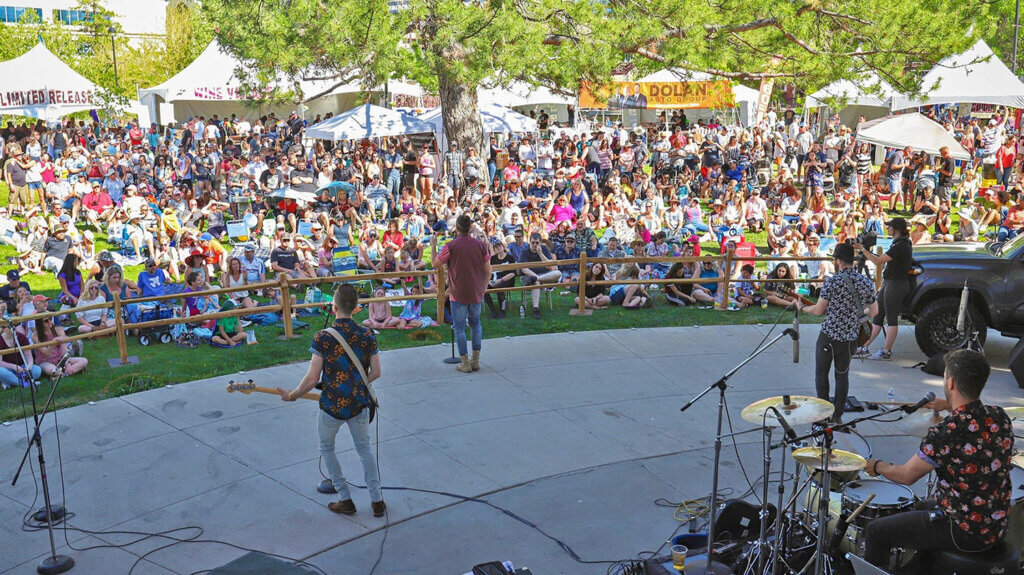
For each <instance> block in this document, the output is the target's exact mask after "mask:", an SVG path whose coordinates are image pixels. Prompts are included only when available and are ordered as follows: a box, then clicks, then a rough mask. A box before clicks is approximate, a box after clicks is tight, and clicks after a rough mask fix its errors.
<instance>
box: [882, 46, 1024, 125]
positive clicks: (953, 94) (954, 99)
mask: <svg viewBox="0 0 1024 575" xmlns="http://www.w3.org/2000/svg"><path fill="white" fill-rule="evenodd" d="M936 84H937V85H936ZM933 86H935V88H934V89H933V88H932V87H933ZM921 89H922V90H927V93H926V94H925V95H924V96H921V97H918V98H909V97H897V98H894V102H893V106H892V109H893V110H905V109H907V108H917V107H919V106H931V105H933V104H955V103H970V104H993V105H997V106H1009V107H1011V108H1024V83H1022V82H1021V81H1020V80H1018V79H1017V77H1016V76H1014V75H1013V72H1011V71H1010V69H1009V68H1007V67H1006V64H1004V63H1003V61H1002V60H1000V59H999V57H997V56H996V55H995V54H994V53H993V52H992V48H989V46H988V44H986V43H985V41H984V40H978V42H977V44H975V45H974V46H972V47H971V49H969V50H967V51H966V52H964V53H962V54H955V55H953V56H949V57H947V58H945V59H943V60H942V61H941V62H939V63H938V64H937V65H936V66H935V67H934V68H932V69H931V70H930V71H929V72H928V73H927V74H925V76H924V79H923V80H922V82H921Z"/></svg>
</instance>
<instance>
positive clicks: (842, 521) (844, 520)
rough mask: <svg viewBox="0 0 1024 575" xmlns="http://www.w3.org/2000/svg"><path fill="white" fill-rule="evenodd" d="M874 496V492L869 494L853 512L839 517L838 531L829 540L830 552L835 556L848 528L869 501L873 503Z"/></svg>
mask: <svg viewBox="0 0 1024 575" xmlns="http://www.w3.org/2000/svg"><path fill="white" fill-rule="evenodd" d="M874 498H875V494H874V493H872V494H871V495H868V497H867V499H865V500H864V501H863V502H862V503H861V504H860V506H858V507H857V508H856V509H854V510H853V513H850V514H849V516H845V517H844V516H841V517H840V518H839V522H838V523H837V524H836V532H835V533H833V534H832V537H831V538H830V539H829V540H828V550H829V553H831V554H832V557H833V558H835V557H836V556H837V555H836V553H837V552H838V551H839V544H840V543H842V541H843V536H844V535H846V530H847V529H848V528H849V527H850V524H851V523H853V522H854V521H856V520H857V517H858V516H859V515H860V514H861V512H862V511H864V509H865V508H866V507H867V506H868V504H869V503H871V501H872V500H873V499H874Z"/></svg>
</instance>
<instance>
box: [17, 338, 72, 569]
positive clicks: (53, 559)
mask: <svg viewBox="0 0 1024 575" xmlns="http://www.w3.org/2000/svg"><path fill="white" fill-rule="evenodd" d="M6 328H7V329H10V330H11V333H12V334H13V335H14V346H15V348H17V350H18V354H19V355H20V356H21V361H22V367H23V368H24V366H25V365H27V362H26V361H25V351H24V350H23V349H21V344H20V342H19V341H18V334H17V333H16V332H15V331H14V326H13V324H12V322H11V321H10V320H8V322H7V326H6ZM64 357H65V359H63V360H61V362H60V367H59V369H60V372H61V375H60V376H59V377H58V378H57V380H56V381H54V382H53V387H52V388H50V396H49V397H48V398H47V399H46V404H45V405H43V411H42V414H40V413H39V411H38V410H37V408H36V393H35V387H36V384H35V382H34V381H32V372H31V371H27V372H22V373H21V374H19V377H23V378H25V380H27V381H28V383H29V390H30V395H31V396H32V418H33V420H34V422H35V429H34V430H33V431H32V435H31V437H30V439H29V441H28V445H26V446H25V454H24V455H22V457H21V463H20V464H19V465H18V471H17V472H16V473H15V474H14V479H13V480H11V486H12V487H13V486H14V485H16V484H17V483H18V478H19V477H21V472H22V470H23V469H24V468H25V463H26V462H27V461H28V457H29V455H30V454H31V453H32V446H33V445H35V447H36V451H37V452H38V457H39V477H40V479H41V480H42V484H43V502H44V504H45V505H46V508H45V509H43V510H42V511H40V512H37V513H36V514H35V519H36V520H37V521H38V520H39V516H40V513H42V516H43V520H45V521H46V530H47V532H48V533H49V536H50V556H49V557H45V558H43V560H42V561H40V562H39V565H38V566H37V567H36V571H37V572H38V573H41V574H43V575H50V574H55V573H63V572H65V571H67V570H69V569H71V568H72V567H74V566H75V560H74V559H72V558H71V557H69V556H67V555H57V545H56V543H55V542H54V538H53V522H54V521H55V520H58V519H60V518H61V517H64V515H65V513H66V512H65V510H64V508H63V507H59V508H53V507H52V506H51V504H50V486H49V483H48V482H47V479H46V459H45V458H44V457H43V438H42V436H41V435H40V433H39V428H40V427H42V424H43V419H44V418H45V417H46V412H47V411H49V409H50V407H51V406H52V405H53V398H54V395H55V394H56V393H57V387H58V386H59V385H60V380H61V379H62V378H63V375H64V373H63V372H64V365H66V364H67V359H66V358H67V357H69V356H67V355H65V356H64Z"/></svg>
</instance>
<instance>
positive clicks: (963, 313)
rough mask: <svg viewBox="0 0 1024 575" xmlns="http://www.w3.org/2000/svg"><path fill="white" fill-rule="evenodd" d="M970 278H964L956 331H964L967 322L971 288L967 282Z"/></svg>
mask: <svg viewBox="0 0 1024 575" xmlns="http://www.w3.org/2000/svg"><path fill="white" fill-rule="evenodd" d="M969 281H970V279H965V280H964V290H963V291H962V292H960V309H959V310H957V312H956V331H957V332H959V333H961V334H962V333H964V324H965V323H966V322H967V300H968V298H970V295H971V290H970V289H969V288H968V287H967V282H969Z"/></svg>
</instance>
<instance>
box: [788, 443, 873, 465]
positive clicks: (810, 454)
mask: <svg viewBox="0 0 1024 575" xmlns="http://www.w3.org/2000/svg"><path fill="white" fill-rule="evenodd" d="M824 451H825V449H824V448H822V447H801V448H800V449H797V450H796V451H794V452H793V459H795V460H796V461H797V463H800V464H802V465H804V466H805V467H809V468H811V469H824V468H825V466H824V462H823V461H822V457H821V455H822V453H823V452H824ZM867 464H868V462H867V460H866V459H864V458H863V457H861V456H859V455H857V454H856V453H850V452H849V451H843V450H842V449H833V450H832V451H831V452H830V453H829V460H828V470H829V471H859V470H861V469H864V466H866V465H867Z"/></svg>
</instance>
